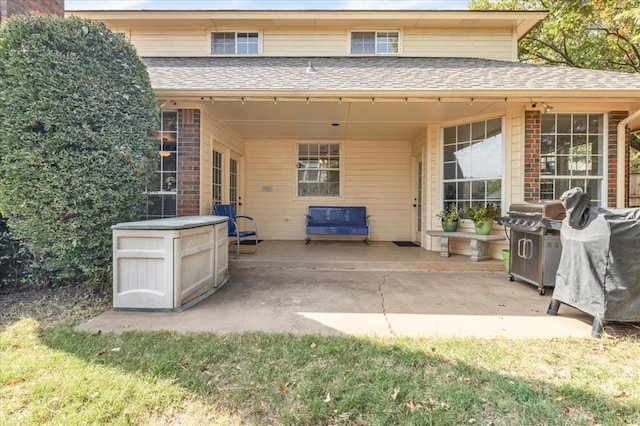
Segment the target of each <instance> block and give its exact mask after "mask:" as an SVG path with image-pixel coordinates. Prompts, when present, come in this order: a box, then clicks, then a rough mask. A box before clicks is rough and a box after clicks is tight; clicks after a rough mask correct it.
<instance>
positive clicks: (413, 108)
mask: <svg viewBox="0 0 640 426" xmlns="http://www.w3.org/2000/svg"><path fill="white" fill-rule="evenodd" d="M207 99H208V98H207ZM211 108H212V111H213V114H214V115H215V117H216V119H217V120H219V121H220V122H221V123H222V124H224V125H225V126H228V127H229V128H231V129H233V130H234V131H235V132H237V133H238V134H239V135H240V136H241V137H242V138H244V139H350V140H412V139H415V138H417V137H419V136H420V135H421V134H422V133H424V132H425V130H426V128H427V126H428V125H429V124H433V123H442V122H449V121H455V120H464V119H466V118H468V117H473V116H480V115H485V114H486V115H503V114H504V113H505V110H506V108H507V105H506V104H505V102H504V100H502V101H500V102H498V101H491V102H476V101H474V102H471V100H467V101H464V102H440V103H438V102H437V101H435V102H425V101H410V100H409V99H408V98H407V100H406V101H405V100H403V99H395V100H390V99H376V98H373V97H372V98H370V99H359V100H340V99H314V98H309V101H308V102H307V100H306V98H300V99H296V100H291V99H289V100H287V99H286V98H284V99H283V98H280V99H279V98H278V97H274V99H273V100H269V101H267V100H251V99H250V98H247V99H244V102H243V101H242V99H240V100H233V101H216V100H214V101H213V102H212V105H211Z"/></svg>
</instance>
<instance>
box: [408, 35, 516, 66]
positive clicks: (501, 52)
mask: <svg viewBox="0 0 640 426" xmlns="http://www.w3.org/2000/svg"><path fill="white" fill-rule="evenodd" d="M514 38H515V36H514V35H513V34H512V33H511V32H497V31H490V30H487V31H473V32H459V31H452V30H428V31H427V30H405V31H404V32H403V55H404V56H430V57H461V58H483V59H496V60H504V61H514V60H516V59H517V49H516V45H515V44H514Z"/></svg>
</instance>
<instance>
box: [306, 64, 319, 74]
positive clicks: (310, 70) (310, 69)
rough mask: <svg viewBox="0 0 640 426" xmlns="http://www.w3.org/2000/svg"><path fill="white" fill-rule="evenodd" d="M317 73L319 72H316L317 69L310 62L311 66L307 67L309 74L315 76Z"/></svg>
mask: <svg viewBox="0 0 640 426" xmlns="http://www.w3.org/2000/svg"><path fill="white" fill-rule="evenodd" d="M317 72H318V71H316V69H315V68H314V67H313V65H312V64H311V61H309V66H307V74H315V73H317Z"/></svg>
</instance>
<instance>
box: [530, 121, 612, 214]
mask: <svg viewBox="0 0 640 426" xmlns="http://www.w3.org/2000/svg"><path fill="white" fill-rule="evenodd" d="M540 133H541V137H540V139H541V146H540V198H541V199H542V200H557V199H559V198H560V196H561V195H562V193H563V192H565V191H566V190H568V189H570V188H574V187H580V188H582V189H583V191H584V192H586V193H587V194H589V196H590V197H591V203H592V204H594V205H601V203H602V201H603V194H602V184H603V180H604V166H605V165H604V137H605V135H604V116H603V115H602V114H543V115H542V119H541V132H540Z"/></svg>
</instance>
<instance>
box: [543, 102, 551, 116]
mask: <svg viewBox="0 0 640 426" xmlns="http://www.w3.org/2000/svg"><path fill="white" fill-rule="evenodd" d="M542 106H543V107H544V113H545V114H549V113H550V112H551V111H553V107H552V106H549V105H547V104H546V103H544V104H542Z"/></svg>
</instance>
